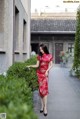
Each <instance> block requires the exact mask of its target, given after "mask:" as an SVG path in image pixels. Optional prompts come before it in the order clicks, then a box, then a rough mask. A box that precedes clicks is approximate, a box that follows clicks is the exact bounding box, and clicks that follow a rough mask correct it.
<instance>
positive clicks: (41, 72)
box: [37, 54, 53, 97]
mask: <svg viewBox="0 0 80 119" xmlns="http://www.w3.org/2000/svg"><path fill="white" fill-rule="evenodd" d="M37 59H38V60H39V62H40V66H39V69H37V76H38V84H39V94H40V96H41V97H44V96H45V95H47V94H48V77H47V76H46V75H45V72H46V70H47V69H48V65H49V62H50V61H52V60H53V57H52V55H51V54H43V56H42V57H41V56H39V55H38V56H37Z"/></svg>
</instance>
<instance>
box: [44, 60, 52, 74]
mask: <svg viewBox="0 0 80 119" xmlns="http://www.w3.org/2000/svg"><path fill="white" fill-rule="evenodd" d="M52 66H53V62H52V61H50V63H49V67H48V69H47V70H46V73H45V75H46V76H48V72H49V70H50V69H51V68H52Z"/></svg>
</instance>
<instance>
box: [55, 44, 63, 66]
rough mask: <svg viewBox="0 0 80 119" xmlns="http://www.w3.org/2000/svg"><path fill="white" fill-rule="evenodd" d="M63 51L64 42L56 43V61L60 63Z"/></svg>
mask: <svg viewBox="0 0 80 119" xmlns="http://www.w3.org/2000/svg"><path fill="white" fill-rule="evenodd" d="M61 51H63V43H55V63H56V64H59V63H60V56H59V55H60V52H61Z"/></svg>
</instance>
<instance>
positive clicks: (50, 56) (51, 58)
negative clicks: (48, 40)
mask: <svg viewBox="0 0 80 119" xmlns="http://www.w3.org/2000/svg"><path fill="white" fill-rule="evenodd" d="M49 59H50V61H51V60H53V55H52V54H51V53H49Z"/></svg>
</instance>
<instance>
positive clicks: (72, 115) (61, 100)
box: [34, 66, 80, 119]
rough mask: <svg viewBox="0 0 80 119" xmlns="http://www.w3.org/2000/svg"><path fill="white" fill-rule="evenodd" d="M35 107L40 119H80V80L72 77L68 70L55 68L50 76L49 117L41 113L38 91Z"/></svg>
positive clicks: (35, 96) (35, 97)
mask: <svg viewBox="0 0 80 119" xmlns="http://www.w3.org/2000/svg"><path fill="white" fill-rule="evenodd" d="M34 105H35V112H36V113H37V115H38V117H39V119H80V80H78V79H77V78H74V77H70V76H69V69H68V68H61V67H59V66H55V67H53V68H52V69H51V71H50V74H49V96H48V116H47V117H44V116H43V114H41V113H39V110H40V100H39V96H38V92H37V91H36V92H35V94H34Z"/></svg>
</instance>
